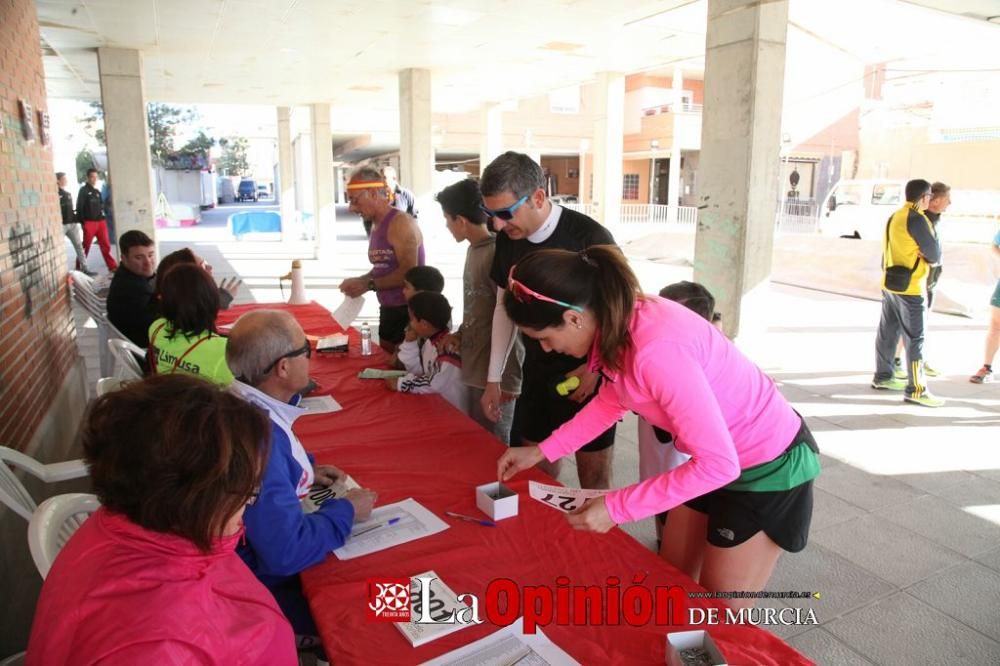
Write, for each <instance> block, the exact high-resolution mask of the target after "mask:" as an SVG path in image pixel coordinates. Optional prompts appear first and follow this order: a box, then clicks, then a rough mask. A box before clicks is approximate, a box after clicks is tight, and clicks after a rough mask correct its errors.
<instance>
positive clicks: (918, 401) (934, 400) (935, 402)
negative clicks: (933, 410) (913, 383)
mask: <svg viewBox="0 0 1000 666" xmlns="http://www.w3.org/2000/svg"><path fill="white" fill-rule="evenodd" d="M903 400H904V401H905V402H912V403H913V404H915V405H923V406H924V407H940V406H942V405H943V404H944V400H942V399H941V398H939V397H937V396H935V395H932V394H930V393H927V392H926V391H925V392H924V393H921V394H920V396H919V397H916V398H915V397H913V396H912V395H904V396H903Z"/></svg>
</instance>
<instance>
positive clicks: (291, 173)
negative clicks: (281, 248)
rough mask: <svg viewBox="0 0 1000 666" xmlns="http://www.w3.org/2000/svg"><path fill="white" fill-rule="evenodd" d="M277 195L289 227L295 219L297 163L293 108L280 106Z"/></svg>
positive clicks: (285, 221)
mask: <svg viewBox="0 0 1000 666" xmlns="http://www.w3.org/2000/svg"><path fill="white" fill-rule="evenodd" d="M274 192H275V195H276V196H277V197H278V203H279V205H280V210H281V219H282V221H283V223H284V225H285V226H286V227H287V226H288V225H289V224H291V222H292V220H294V219H295V164H294V163H293V158H292V130H291V109H289V108H288V107H287V106H279V107H278V186H277V188H275V191H274Z"/></svg>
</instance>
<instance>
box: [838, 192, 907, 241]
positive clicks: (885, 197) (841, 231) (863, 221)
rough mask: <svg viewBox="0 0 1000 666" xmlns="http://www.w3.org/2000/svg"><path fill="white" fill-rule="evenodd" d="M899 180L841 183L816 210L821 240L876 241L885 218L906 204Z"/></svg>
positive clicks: (882, 231) (883, 233) (883, 225)
mask: <svg viewBox="0 0 1000 666" xmlns="http://www.w3.org/2000/svg"><path fill="white" fill-rule="evenodd" d="M905 187H906V183H905V181H902V180H842V181H840V182H839V183H837V184H836V185H835V186H834V187H833V189H832V190H830V193H829V194H827V195H826V199H825V200H824V201H823V207H822V208H820V215H819V231H820V233H821V234H823V235H825V236H844V237H853V238H867V239H878V238H882V237H883V236H884V235H885V224H886V222H888V221H889V217H890V216H891V215H892V214H893V213H894V212H895V211H896V210H898V209H899V207H900V206H902V205H903V202H904V201H905V200H906V197H905V195H904V189H905Z"/></svg>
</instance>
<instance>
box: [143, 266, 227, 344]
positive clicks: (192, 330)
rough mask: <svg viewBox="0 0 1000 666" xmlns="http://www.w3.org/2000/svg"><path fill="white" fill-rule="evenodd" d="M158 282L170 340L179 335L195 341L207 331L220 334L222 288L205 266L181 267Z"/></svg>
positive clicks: (177, 267) (161, 277) (162, 276)
mask: <svg viewBox="0 0 1000 666" xmlns="http://www.w3.org/2000/svg"><path fill="white" fill-rule="evenodd" d="M156 281H157V288H158V291H159V293H160V312H161V313H162V314H163V316H164V317H165V318H166V320H167V322H169V323H168V325H167V331H166V333H167V337H168V338H173V337H174V336H176V335H177V334H178V333H182V334H184V335H185V336H186V337H189V338H191V337H194V336H196V335H201V334H202V333H204V332H205V331H209V332H211V333H217V332H218V331H216V329H215V318H216V317H217V316H218V315H219V307H220V304H219V288H218V287H217V286H216V285H215V281H214V280H213V279H212V276H210V275H209V274H208V273H206V272H205V270H204V269H203V268H202V267H201V266H197V265H195V264H177V265H176V266H174V267H173V268H171V269H170V270H168V271H167V272H166V273H165V274H163V275H161V276H159V277H158V278H157V279H156Z"/></svg>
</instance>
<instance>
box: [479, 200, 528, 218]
mask: <svg viewBox="0 0 1000 666" xmlns="http://www.w3.org/2000/svg"><path fill="white" fill-rule="evenodd" d="M527 200H528V195H527V194H525V195H524V196H523V197H521V198H520V199H518V200H517V201H515V202H514V203H512V204H511V205H509V206H507V207H506V208H497V209H496V210H493V209H492V208H487V207H486V206H485V205H483V204H479V208H480V209H481V210H482V211H483V212H484V213H486V216H487V217H495V218H497V219H500V220H503V221H504V222H510V221H511V220H513V219H514V212H515V211H516V210H517V209H518V208H520V207H521V206H523V205H524V203H525V202H526V201H527Z"/></svg>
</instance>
